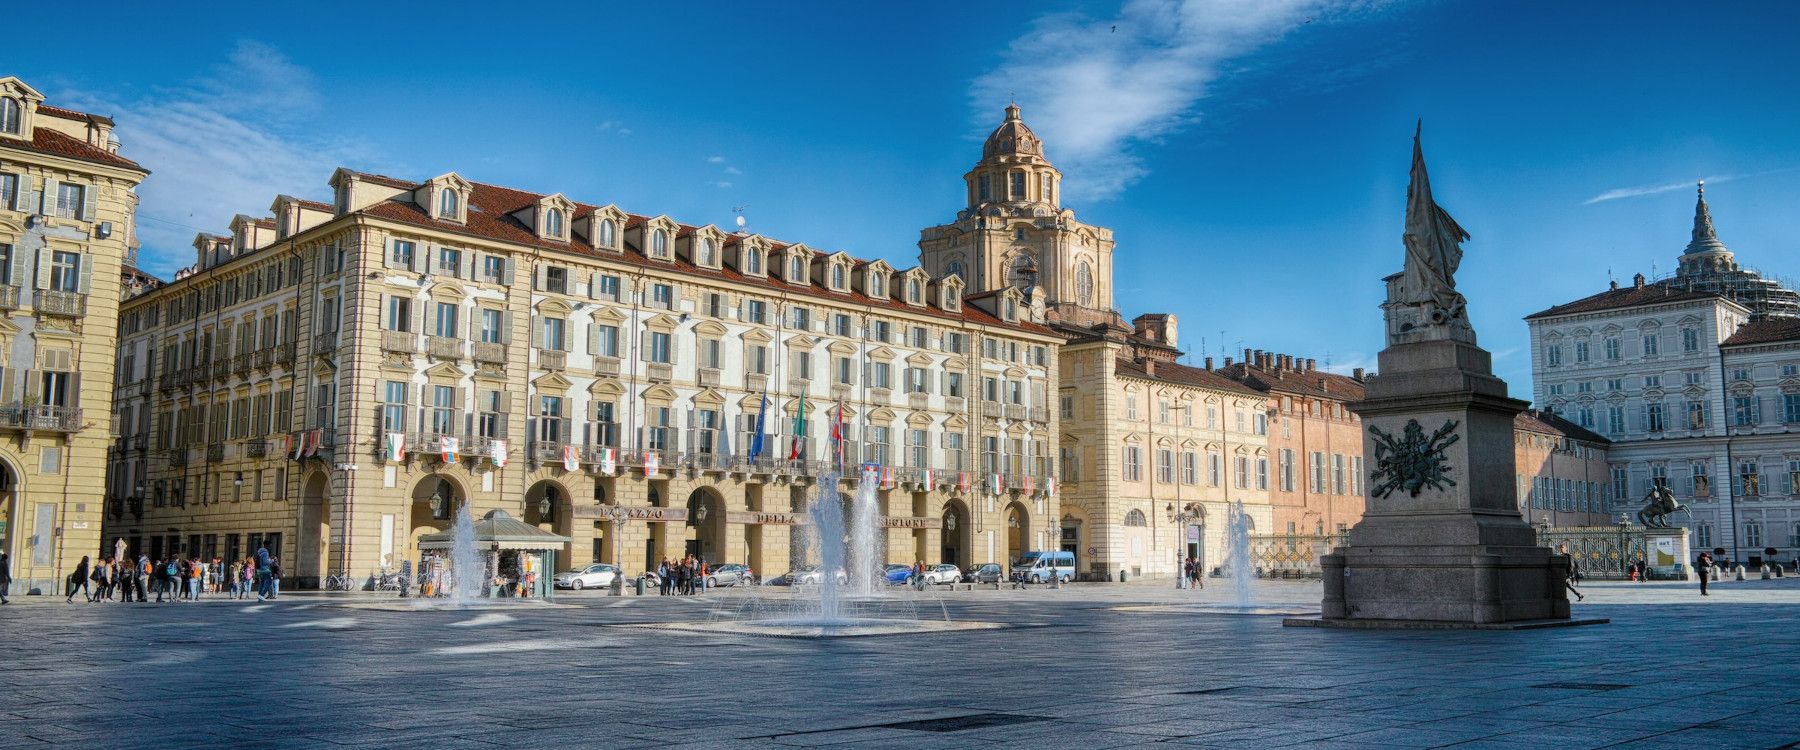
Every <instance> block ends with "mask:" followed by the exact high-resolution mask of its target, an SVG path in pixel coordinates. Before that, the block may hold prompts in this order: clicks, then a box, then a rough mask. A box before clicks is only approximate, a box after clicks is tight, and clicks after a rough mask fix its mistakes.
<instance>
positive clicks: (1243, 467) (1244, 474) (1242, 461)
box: [1232, 456, 1250, 489]
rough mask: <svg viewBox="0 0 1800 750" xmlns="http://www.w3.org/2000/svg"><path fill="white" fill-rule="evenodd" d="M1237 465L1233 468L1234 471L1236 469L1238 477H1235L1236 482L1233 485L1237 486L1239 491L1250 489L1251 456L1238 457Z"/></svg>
mask: <svg viewBox="0 0 1800 750" xmlns="http://www.w3.org/2000/svg"><path fill="white" fill-rule="evenodd" d="M1236 463H1237V465H1236V466H1233V467H1232V468H1233V469H1235V470H1236V471H1237V476H1236V477H1233V480H1234V481H1233V483H1234V484H1236V485H1237V486H1238V488H1239V489H1249V488H1250V457H1249V456H1238V457H1237V462H1236Z"/></svg>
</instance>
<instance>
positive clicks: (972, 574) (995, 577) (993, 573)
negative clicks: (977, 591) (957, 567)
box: [962, 563, 1004, 583]
mask: <svg viewBox="0 0 1800 750" xmlns="http://www.w3.org/2000/svg"><path fill="white" fill-rule="evenodd" d="M1003 577H1004V576H1003V574H1002V571H1001V570H1000V563H986V564H983V565H977V566H975V567H973V568H970V569H969V570H968V572H966V573H963V577H962V579H963V583H999V582H1000V580H1001V578H1003Z"/></svg>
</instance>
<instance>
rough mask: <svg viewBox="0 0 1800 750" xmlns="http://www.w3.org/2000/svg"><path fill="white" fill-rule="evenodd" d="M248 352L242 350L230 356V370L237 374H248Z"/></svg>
mask: <svg viewBox="0 0 1800 750" xmlns="http://www.w3.org/2000/svg"><path fill="white" fill-rule="evenodd" d="M250 359H251V357H250V353H249V352H244V353H243V354H239V355H237V356H236V357H232V358H231V371H232V372H235V373H237V374H239V375H249V374H250Z"/></svg>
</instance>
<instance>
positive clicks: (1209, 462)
mask: <svg viewBox="0 0 1800 750" xmlns="http://www.w3.org/2000/svg"><path fill="white" fill-rule="evenodd" d="M1224 464H1225V461H1224V458H1223V457H1222V456H1220V455H1219V454H1217V453H1208V454H1206V483H1207V485H1209V486H1212V487H1217V486H1219V484H1220V483H1221V482H1223V481H1224V476H1223V475H1224V472H1225V465H1224Z"/></svg>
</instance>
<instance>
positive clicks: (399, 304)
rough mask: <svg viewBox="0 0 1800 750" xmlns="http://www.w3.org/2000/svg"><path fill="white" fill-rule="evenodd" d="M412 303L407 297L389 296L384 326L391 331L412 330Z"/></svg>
mask: <svg viewBox="0 0 1800 750" xmlns="http://www.w3.org/2000/svg"><path fill="white" fill-rule="evenodd" d="M412 303H413V301H412V300H411V299H408V298H406V297H389V298H388V304H387V319H386V320H384V321H382V327H383V328H385V329H387V330H389V331H401V332H411V331H412Z"/></svg>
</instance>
